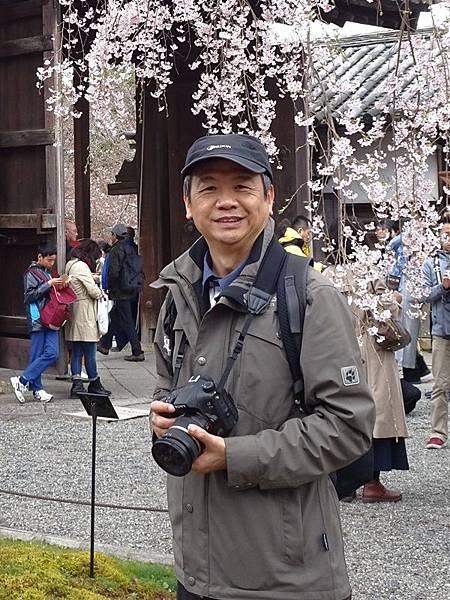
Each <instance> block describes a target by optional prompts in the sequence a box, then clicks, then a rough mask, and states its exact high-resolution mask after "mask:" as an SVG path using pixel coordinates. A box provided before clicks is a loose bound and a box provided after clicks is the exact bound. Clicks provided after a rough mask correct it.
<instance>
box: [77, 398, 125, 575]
mask: <svg viewBox="0 0 450 600" xmlns="http://www.w3.org/2000/svg"><path fill="white" fill-rule="evenodd" d="M78 396H79V398H80V400H81V402H82V404H83V406H84V409H85V410H86V412H87V414H88V415H90V416H91V417H92V463H91V464H92V466H91V539H90V554H89V577H92V578H93V577H94V537H95V462H96V453H97V417H106V418H108V419H118V418H119V417H118V415H117V413H116V411H115V409H114V406H113V405H112V404H111V400H110V399H109V396H107V395H106V394H91V393H89V392H81V393H80V394H78Z"/></svg>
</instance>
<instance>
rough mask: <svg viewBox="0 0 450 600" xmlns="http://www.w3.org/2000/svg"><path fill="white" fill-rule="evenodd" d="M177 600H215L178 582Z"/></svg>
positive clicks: (348, 599)
mask: <svg viewBox="0 0 450 600" xmlns="http://www.w3.org/2000/svg"><path fill="white" fill-rule="evenodd" d="M177 600H213V599H212V598H206V597H205V596H197V595H196V594H191V593H190V592H188V591H187V590H185V589H184V587H183V586H182V585H181V583H180V582H179V581H178V586H177ZM345 600H352V596H351V594H350V596H349V597H348V598H346V599H345Z"/></svg>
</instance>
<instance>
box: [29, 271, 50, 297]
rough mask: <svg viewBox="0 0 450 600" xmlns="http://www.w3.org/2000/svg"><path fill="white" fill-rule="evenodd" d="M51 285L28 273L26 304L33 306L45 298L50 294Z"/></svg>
mask: <svg viewBox="0 0 450 600" xmlns="http://www.w3.org/2000/svg"><path fill="white" fill-rule="evenodd" d="M51 287H52V286H51V285H50V284H49V283H48V282H47V281H43V280H41V279H39V278H38V277H37V275H33V273H32V272H31V271H27V272H26V273H25V275H24V290H25V292H24V302H25V304H33V302H38V301H39V300H40V299H41V298H43V297H44V296H47V295H48V294H49V293H50V290H51Z"/></svg>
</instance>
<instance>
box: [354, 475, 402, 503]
mask: <svg viewBox="0 0 450 600" xmlns="http://www.w3.org/2000/svg"><path fill="white" fill-rule="evenodd" d="M401 499H402V495H401V493H400V492H398V491H397V490H388V489H387V488H385V487H384V485H383V484H382V483H381V482H380V481H378V480H377V479H374V480H372V481H369V482H368V483H366V484H365V486H364V488H363V493H362V501H363V502H398V501H399V500H401Z"/></svg>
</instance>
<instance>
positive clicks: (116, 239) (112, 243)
mask: <svg viewBox="0 0 450 600" xmlns="http://www.w3.org/2000/svg"><path fill="white" fill-rule="evenodd" d="M118 240H119V238H118V237H117V235H116V234H115V233H113V232H112V231H111V237H110V238H109V243H110V246H114V244H115V243H116V242H117V241H118Z"/></svg>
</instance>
